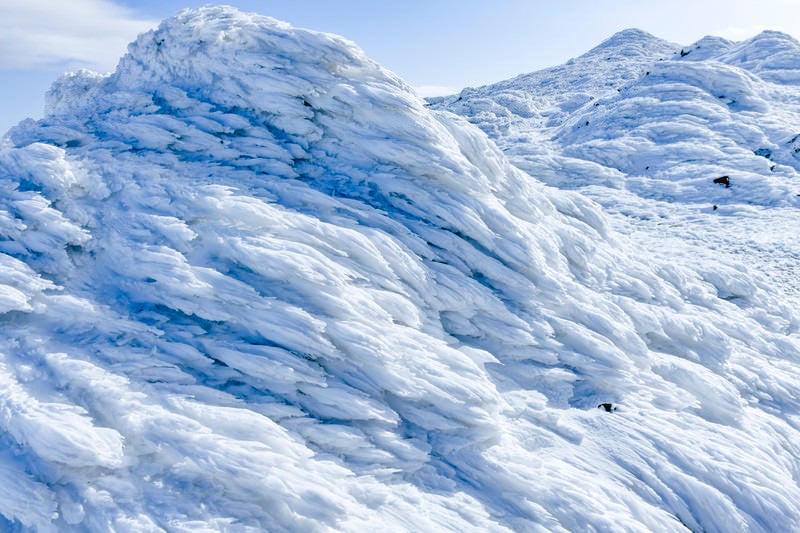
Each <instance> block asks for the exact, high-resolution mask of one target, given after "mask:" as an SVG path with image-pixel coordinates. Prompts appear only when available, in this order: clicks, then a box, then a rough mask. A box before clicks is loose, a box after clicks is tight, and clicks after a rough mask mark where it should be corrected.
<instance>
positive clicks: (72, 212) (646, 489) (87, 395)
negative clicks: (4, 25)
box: [0, 8, 800, 532]
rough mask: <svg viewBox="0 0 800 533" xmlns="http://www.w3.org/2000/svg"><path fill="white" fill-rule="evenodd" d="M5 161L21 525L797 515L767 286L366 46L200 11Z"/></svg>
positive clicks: (472, 524) (141, 47)
mask: <svg viewBox="0 0 800 533" xmlns="http://www.w3.org/2000/svg"><path fill="white" fill-rule="evenodd" d="M658 46H662V45H660V44H659V45H658ZM664 46H666V45H664ZM618 71H619V72H620V76H623V75H625V74H624V72H622V69H619V70H618ZM783 75H784V74H781V76H783ZM548 142H550V141H548ZM3 143H4V144H3V146H2V149H0V180H1V181H2V186H3V190H4V191H5V194H4V195H3V196H2V198H0V235H2V239H0V251H1V252H2V253H1V254H0V265H1V266H0V313H1V314H0V317H1V318H0V319H2V321H3V328H2V330H0V383H2V387H0V427H2V429H3V430H4V431H3V432H2V434H0V440H2V444H3V446H2V448H0V494H1V495H2V497H0V515H1V516H2V518H0V526H2V527H3V528H4V529H6V530H10V531H53V530H57V531H109V530H113V531H137V532H138V531H263V530H268V531H364V530H386V531H442V530H451V531H511V530H513V531H545V530H546V531H578V530H603V531H608V530H614V531H619V530H625V531H654V530H655V531H685V530H693V531H700V530H705V531H733V530H745V529H749V530H752V531H791V530H792V529H793V528H796V527H797V525H796V524H797V522H798V518H799V517H800V504H799V503H798V502H800V482H799V481H798V480H800V470H799V469H798V464H800V462H798V459H800V418H798V409H800V397H798V395H797V392H796V391H797V390H799V389H798V385H799V384H800V383H799V382H800V372H798V369H799V368H798V367H799V366H800V339H799V338H798V335H797V330H798V326H800V322H799V321H798V317H797V315H796V314H795V313H794V310H793V308H791V307H790V306H788V305H785V304H784V301H783V300H782V299H781V298H780V297H779V296H780V295H778V294H776V293H775V292H774V291H772V285H770V284H769V283H767V282H765V281H764V280H762V279H759V278H757V277H754V276H752V275H751V274H750V273H748V272H747V271H745V270H743V269H741V268H739V267H738V265H735V264H712V263H703V262H697V264H689V265H676V264H674V261H673V260H671V259H670V258H669V257H666V258H663V259H662V258H660V257H658V256H654V257H647V256H642V254H641V253H640V251H639V250H638V249H637V248H636V240H635V239H634V236H633V235H625V234H622V233H618V232H616V231H614V230H613V229H611V227H610V223H609V222H610V221H612V222H613V219H610V218H608V216H607V215H606V214H605V213H604V212H603V211H602V210H601V208H600V207H599V206H598V204H596V203H594V202H592V201H590V200H588V199H587V198H586V197H584V196H582V195H580V194H577V193H575V192H569V191H562V190H558V189H554V188H551V187H548V186H545V185H544V184H543V183H542V182H540V181H538V180H536V179H534V178H533V177H531V176H529V175H527V174H525V173H523V172H522V171H520V170H519V169H518V168H517V167H515V166H513V165H512V164H511V163H509V160H508V159H507V158H506V157H505V156H504V155H503V153H502V152H501V151H500V150H499V149H498V148H497V147H496V146H495V145H494V144H493V143H492V142H491V141H490V140H489V139H488V138H487V137H486V136H485V135H484V134H483V133H482V132H481V131H480V130H479V129H478V128H475V127H474V126H472V125H470V124H469V123H467V122H466V121H465V120H463V119H459V118H457V117H456V116H454V115H452V114H450V113H448V112H443V111H434V110H432V109H429V108H428V107H426V105H425V102H424V101H422V100H421V99H420V98H418V97H417V96H416V95H415V94H414V93H413V92H412V91H411V90H410V89H409V87H408V86H407V85H405V84H404V83H403V82H402V81H401V80H399V79H398V78H396V77H395V76H394V75H392V74H391V73H389V72H387V71H385V70H383V69H381V68H380V67H379V66H378V65H376V64H375V63H373V62H372V61H370V60H369V59H368V58H366V57H365V56H364V54H363V52H361V51H360V50H359V49H358V48H357V47H356V46H355V45H353V44H352V43H350V42H348V41H346V40H344V39H342V38H339V37H336V36H331V35H327V34H320V33H314V32H310V31H306V30H299V29H294V28H292V27H290V26H288V25H286V24H283V23H279V22H276V21H274V20H272V19H269V18H265V17H260V16H257V15H246V14H242V13H239V12H237V11H235V10H233V9H230V8H203V9H200V10H196V11H184V12H182V13H180V14H179V15H178V16H176V17H175V18H172V19H169V20H167V21H165V22H164V23H163V24H162V25H161V26H160V28H159V29H158V30H156V31H154V32H150V33H147V34H144V35H142V36H141V37H140V38H139V39H138V40H137V41H136V42H135V43H133V44H132V45H131V46H130V48H129V52H128V54H127V55H126V56H125V57H124V58H123V59H122V60H121V62H120V64H119V66H118V68H117V70H116V72H115V73H113V74H112V75H110V76H107V77H102V76H98V75H95V74H92V73H89V72H79V73H76V74H72V75H68V76H65V77H64V78H62V79H61V80H59V81H58V82H57V83H56V84H55V85H54V86H53V88H52V90H51V92H50V93H49V95H48V110H47V117H46V118H45V119H43V120H41V121H38V122H34V121H26V122H24V123H22V124H20V125H19V126H17V127H16V128H14V129H13V130H12V131H11V132H9V134H8V135H7V136H6V138H5V139H4V141H3ZM601 403H612V404H613V410H611V411H610V412H606V411H605V410H604V409H598V408H597V406H598V404H601Z"/></svg>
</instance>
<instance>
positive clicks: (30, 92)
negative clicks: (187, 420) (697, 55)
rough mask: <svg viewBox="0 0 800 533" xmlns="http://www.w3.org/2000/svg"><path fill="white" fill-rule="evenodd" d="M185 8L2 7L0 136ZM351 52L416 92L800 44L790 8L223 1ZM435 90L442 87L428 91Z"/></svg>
mask: <svg viewBox="0 0 800 533" xmlns="http://www.w3.org/2000/svg"><path fill="white" fill-rule="evenodd" d="M207 3H208V2H203V1H191V0H158V1H156V0H141V1H134V0H71V1H70V2H63V1H62V0H2V2H0V132H2V131H5V130H6V129H8V127H10V126H11V125H13V124H14V123H16V122H17V121H19V120H21V119H23V118H25V117H34V118H37V117H40V116H41V114H42V112H43V107H44V93H45V91H46V90H47V88H48V87H49V85H50V83H51V82H52V80H54V79H55V78H56V77H58V75H59V74H61V73H62V72H65V71H69V70H75V69H77V68H90V69H92V70H97V71H100V72H105V71H110V70H113V68H114V65H115V64H116V61H117V59H118V58H119V57H120V56H121V55H122V54H123V53H124V51H125V46H126V45H127V43H128V42H130V41H132V40H133V39H134V38H135V37H136V35H137V33H139V32H141V31H145V30H147V29H148V28H150V27H153V26H154V25H156V24H157V22H158V21H159V20H160V19H162V18H165V17H167V16H170V15H172V14H174V13H175V12H177V11H179V10H180V9H182V8H184V7H198V6H200V5H204V4H207ZM224 3H227V4H229V5H234V6H236V7H238V8H240V9H242V10H245V11H255V12H258V13H262V14H265V15H269V16H272V17H275V18H279V19H282V20H285V21H288V22H290V23H292V24H294V25H296V26H302V27H307V28H312V29H315V30H320V31H330V32H334V33H338V34H341V35H344V36H345V37H347V38H349V39H351V40H353V41H355V42H356V43H358V44H359V45H360V46H361V47H362V48H363V49H364V50H365V51H366V52H367V53H368V54H369V55H370V56H371V57H372V58H373V59H375V60H377V61H378V62H380V63H381V64H382V65H384V66H385V67H387V68H389V69H390V70H393V71H394V72H396V73H397V74H399V75H400V76H401V77H403V78H404V79H405V80H406V81H407V82H408V83H410V84H411V85H413V86H415V87H417V88H419V89H420V91H421V92H423V93H426V94H427V93H431V92H435V91H436V88H437V87H439V88H441V87H449V88H452V89H453V90H458V89H460V88H462V87H465V86H476V85H483V84H486V83H492V82H495V81H499V80H502V79H506V78H510V77H512V76H515V75H517V74H521V73H523V72H531V71H534V70H537V69H540V68H543V67H547V66H551V65H556V64H560V63H563V62H564V61H566V60H568V59H569V58H571V57H575V56H577V55H580V54H581V53H583V52H585V51H587V50H588V49H590V48H592V47H593V46H595V45H597V44H598V43H600V42H601V41H602V40H604V39H605V38H607V37H609V36H610V35H612V34H613V33H615V32H616V31H619V30H621V29H625V28H629V27H638V28H641V29H643V30H645V31H648V32H650V33H652V34H654V35H656V36H658V37H662V38H664V39H668V40H671V41H674V42H677V43H679V44H691V43H692V42H694V41H696V40H698V39H699V38H701V37H703V36H704V35H709V34H713V35H721V36H724V37H728V38H731V39H734V40H740V39H744V38H747V37H750V36H752V35H755V34H756V33H758V32H759V31H761V30H763V29H767V28H769V29H779V30H782V31H785V32H787V33H790V34H791V35H794V36H795V37H798V36H800V1H798V0H760V1H751V0H747V1H743V0H727V1H723V0H670V1H669V2H665V1H664V0H636V1H634V0H560V1H547V2H540V1H537V0H493V1H491V2H490V1H488V0H459V1H452V0H228V1H227V2H224ZM439 91H440V92H441V91H442V89H439Z"/></svg>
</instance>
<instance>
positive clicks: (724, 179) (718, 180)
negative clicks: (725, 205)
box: [714, 176, 731, 189]
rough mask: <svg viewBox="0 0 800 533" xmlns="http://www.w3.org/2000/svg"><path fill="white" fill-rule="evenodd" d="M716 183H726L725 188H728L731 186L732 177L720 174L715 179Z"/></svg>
mask: <svg viewBox="0 0 800 533" xmlns="http://www.w3.org/2000/svg"><path fill="white" fill-rule="evenodd" d="M714 183H718V184H720V185H724V186H725V188H726V189H727V188H728V187H730V186H731V179H730V177H728V176H720V177H719V178H716V179H715V180H714Z"/></svg>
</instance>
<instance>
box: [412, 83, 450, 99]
mask: <svg viewBox="0 0 800 533" xmlns="http://www.w3.org/2000/svg"><path fill="white" fill-rule="evenodd" d="M414 90H415V91H417V94H418V95H420V96H421V97H423V98H428V97H430V96H447V95H450V94H455V93H457V92H459V91H460V90H461V89H455V88H453V87H445V86H442V85H422V86H420V87H414Z"/></svg>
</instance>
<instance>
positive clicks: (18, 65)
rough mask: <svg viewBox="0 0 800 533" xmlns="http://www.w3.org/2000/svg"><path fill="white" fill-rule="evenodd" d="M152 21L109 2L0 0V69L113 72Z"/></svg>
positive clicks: (153, 24)
mask: <svg viewBox="0 0 800 533" xmlns="http://www.w3.org/2000/svg"><path fill="white" fill-rule="evenodd" d="M157 24H158V22H157V21H153V20H142V19H140V18H137V17H136V16H135V15H134V14H133V12H131V11H130V10H127V9H125V8H123V7H120V6H118V5H115V4H114V3H113V2H110V1H108V0H70V1H69V2H64V1H63V0H2V1H0V69H31V70H35V69H40V68H52V67H54V66H65V67H68V68H78V67H85V68H90V69H92V70H97V71H108V70H112V69H113V68H114V66H115V65H116V63H117V61H118V60H119V58H120V57H121V56H122V55H123V54H124V53H125V48H126V46H127V44H128V43H129V42H131V41H132V40H134V39H135V38H136V36H137V35H138V34H139V33H141V32H143V31H146V30H148V29H150V28H153V27H155V26H156V25H157Z"/></svg>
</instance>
